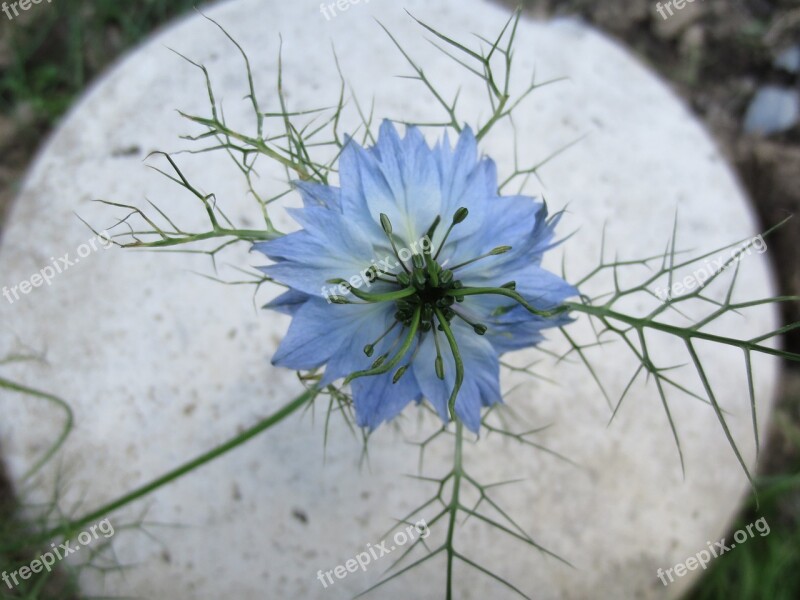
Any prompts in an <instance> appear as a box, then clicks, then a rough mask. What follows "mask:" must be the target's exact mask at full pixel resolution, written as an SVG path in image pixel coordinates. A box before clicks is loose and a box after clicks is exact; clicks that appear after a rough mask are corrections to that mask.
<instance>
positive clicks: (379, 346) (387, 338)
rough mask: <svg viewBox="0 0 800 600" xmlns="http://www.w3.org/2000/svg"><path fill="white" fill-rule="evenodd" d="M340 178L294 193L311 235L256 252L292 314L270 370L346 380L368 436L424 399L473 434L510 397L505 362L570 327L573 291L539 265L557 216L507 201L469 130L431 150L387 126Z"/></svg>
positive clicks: (346, 159)
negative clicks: (502, 369) (503, 381)
mask: <svg viewBox="0 0 800 600" xmlns="http://www.w3.org/2000/svg"><path fill="white" fill-rule="evenodd" d="M339 180H340V181H339V183H340V186H339V187H334V186H327V185H321V184H314V183H308V182H297V183H296V186H297V188H298V189H299V190H300V192H301V194H302V196H303V201H304V207H303V208H302V209H296V210H293V211H292V216H293V218H294V219H295V220H296V221H297V222H298V223H299V224H300V225H301V226H302V227H303V229H301V230H300V231H297V232H296V233H291V234H289V235H286V236H285V237H282V238H280V239H277V240H274V241H268V242H263V243H259V244H256V245H255V249H257V250H259V251H261V252H263V253H264V254H265V255H267V256H268V257H269V258H271V259H272V260H273V261H274V264H272V265H269V266H266V267H263V271H264V272H265V273H266V274H267V275H268V276H269V277H271V278H273V279H274V280H275V281H278V282H280V283H283V284H285V285H286V286H288V287H289V291H288V292H286V293H284V294H283V295H282V296H280V297H278V298H277V299H276V300H275V301H273V302H272V303H270V304H269V305H268V307H270V308H273V309H275V310H279V311H281V312H284V313H287V314H289V315H291V316H292V317H293V319H292V323H291V326H290V327H289V331H288V333H287V335H286V337H285V338H284V340H283V341H282V343H281V344H280V347H279V348H278V350H277V352H276V354H275V356H274V358H273V363H274V364H276V365H279V366H283V367H288V368H291V369H296V370H313V369H318V368H321V367H323V366H324V367H325V371H324V374H323V375H322V377H321V381H320V385H327V384H329V383H332V382H334V381H336V380H338V379H341V378H346V382H349V383H351V385H352V394H353V401H354V404H355V412H356V417H357V420H358V424H359V425H360V426H362V427H368V428H370V429H374V428H375V427H377V426H378V425H380V424H381V423H383V422H385V421H388V420H390V419H393V418H394V417H395V416H397V415H398V414H399V413H400V412H401V411H402V410H403V409H404V408H405V407H406V405H408V403H409V402H411V401H415V402H417V403H419V402H422V401H424V400H427V401H428V402H429V403H430V404H431V405H432V406H433V407H434V408H435V409H436V411H437V413H438V414H439V415H440V417H441V418H442V420H443V421H445V422H447V421H448V420H449V419H450V418H453V417H457V418H458V419H459V420H461V421H462V422H463V423H464V424H465V425H466V426H467V427H468V428H469V429H470V430H472V431H475V432H477V431H478V429H479V428H480V423H481V408H482V407H486V406H491V405H493V404H495V403H497V402H500V401H501V400H502V397H501V392H500V383H499V357H500V356H501V355H502V354H504V353H506V352H510V351H512V350H517V349H520V348H525V347H528V346H533V345H536V344H538V343H539V342H540V341H541V340H542V339H543V335H542V330H543V329H545V328H548V327H554V326H559V325H563V324H564V323H565V322H566V321H567V317H566V315H564V314H563V312H562V311H559V310H558V307H559V306H560V305H561V304H562V303H563V302H564V300H565V299H566V298H568V297H570V296H573V295H575V294H577V290H576V289H575V288H574V287H572V286H571V285H569V284H567V283H566V282H565V281H564V280H562V279H561V278H560V277H558V276H556V275H554V274H552V273H550V272H548V271H546V270H545V269H543V268H542V267H541V265H540V263H541V258H542V254H543V253H544V252H545V251H546V250H548V249H549V248H551V247H552V246H553V245H554V240H553V237H554V233H553V229H554V227H555V225H556V223H557V222H558V216H556V217H555V218H551V219H548V217H547V209H546V207H545V205H544V204H543V203H541V202H537V201H535V200H534V199H533V198H530V197H526V196H500V195H498V186H497V174H496V170H495V165H494V162H493V161H491V160H489V159H486V158H483V159H481V158H480V157H479V155H478V148H477V142H476V139H475V136H474V135H473V133H472V131H471V130H469V129H465V130H464V131H463V132H462V133H461V135H460V136H459V139H458V141H457V144H456V146H455V148H453V147H451V145H450V142H449V140H448V138H447V137H445V139H444V141H443V142H440V143H439V144H437V145H436V146H435V147H434V148H430V147H429V146H428V145H427V144H426V142H425V140H424V138H423V136H422V134H421V133H420V131H419V130H418V129H416V128H414V127H409V128H408V129H407V131H406V135H405V137H404V138H400V136H399V135H398V133H397V131H396V130H395V127H394V125H393V124H391V123H390V122H388V121H387V122H384V124H383V125H382V127H381V130H380V136H379V139H378V142H377V144H376V145H375V146H374V147H371V148H362V147H361V146H359V145H358V144H357V143H356V142H355V141H353V140H352V139H348V140H347V144H346V146H345V148H344V150H343V152H342V154H341V157H340V160H339Z"/></svg>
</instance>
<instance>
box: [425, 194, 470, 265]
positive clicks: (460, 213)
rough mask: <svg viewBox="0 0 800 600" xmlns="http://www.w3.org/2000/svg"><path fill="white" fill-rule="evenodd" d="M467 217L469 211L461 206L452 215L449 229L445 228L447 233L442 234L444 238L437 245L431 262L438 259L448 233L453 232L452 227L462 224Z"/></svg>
mask: <svg viewBox="0 0 800 600" xmlns="http://www.w3.org/2000/svg"><path fill="white" fill-rule="evenodd" d="M468 216H469V211H468V210H467V209H466V208H464V207H463V206H462V207H461V208H459V209H458V210H457V211H456V213H455V214H454V215H453V222H452V223H450V227H448V228H447V233H445V234H444V238H442V241H441V243H440V244H439V249H438V250H437V251H436V254H435V255H434V257H433V260H436V259H437V258H439V253H440V252H441V251H442V248H444V243H445V242H446V241H447V238H448V237H449V236H450V232H451V231H453V227H455V226H456V225H458V224H459V223H463V222H464V219H466V218H467V217H468Z"/></svg>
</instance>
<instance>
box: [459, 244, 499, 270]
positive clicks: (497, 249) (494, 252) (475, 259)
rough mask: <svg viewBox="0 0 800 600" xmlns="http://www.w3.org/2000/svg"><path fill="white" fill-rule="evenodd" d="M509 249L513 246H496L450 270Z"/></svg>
mask: <svg viewBox="0 0 800 600" xmlns="http://www.w3.org/2000/svg"><path fill="white" fill-rule="evenodd" d="M509 250H511V246H498V247H497V248H495V249H494V250H492V251H491V252H487V253H486V254H483V255H481V256H478V257H476V258H473V259H472V260H468V261H465V262H463V263H461V264H459V265H456V266H455V267H450V270H451V271H455V270H456V269H460V268H461V267H466V266H467V265H471V264H472V263H474V262H478V261H479V260H483V259H484V258H489V257H490V256H498V255H500V254H505V253H506V252H508V251H509Z"/></svg>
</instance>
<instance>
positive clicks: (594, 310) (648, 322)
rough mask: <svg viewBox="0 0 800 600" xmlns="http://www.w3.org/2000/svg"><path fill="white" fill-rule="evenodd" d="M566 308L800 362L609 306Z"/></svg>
mask: <svg viewBox="0 0 800 600" xmlns="http://www.w3.org/2000/svg"><path fill="white" fill-rule="evenodd" d="M564 307H566V308H567V309H568V310H574V311H576V312H582V313H585V314H587V315H591V316H593V317H597V318H600V319H614V320H616V321H621V322H622V323H627V324H628V325H631V326H632V327H634V328H636V329H644V328H649V329H653V330H655V331H662V332H664V333H669V334H671V335H674V336H676V337H679V338H681V339H684V340H692V339H697V340H705V341H707V342H714V343H717V344H725V345H726V346H734V347H736V348H741V349H742V350H750V351H754V352H761V353H763V354H770V355H772V356H779V357H781V358H785V359H787V360H792V361H796V362H800V355H798V354H795V353H792V352H786V351H785V350H778V349H776V348H769V347H768V346H762V345H760V344H758V343H755V342H752V341H747V340H737V339H735V338H727V337H722V336H719V335H714V334H712V333H706V332H704V331H698V330H697V329H694V328H687V327H677V326H675V325H668V324H667V323H660V322H658V321H655V320H652V319H649V318H638V317H633V316H631V315H626V314H623V313H618V312H616V311H614V310H611V309H610V308H608V307H607V306H591V305H589V304H582V303H580V302H566V303H565V304H564Z"/></svg>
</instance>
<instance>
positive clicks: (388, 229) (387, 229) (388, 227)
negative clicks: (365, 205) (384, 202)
mask: <svg viewBox="0 0 800 600" xmlns="http://www.w3.org/2000/svg"><path fill="white" fill-rule="evenodd" d="M381 227H382V228H383V232H384V233H385V234H386V237H387V238H389V243H390V244H391V245H392V251H393V252H394V256H395V258H397V261H398V262H399V263H400V266H401V267H403V270H404V271H405V272H406V273H408V272H409V271H408V269H407V268H406V265H405V263H404V262H403V261H402V259H401V258H400V253H399V252H397V244H395V243H394V236H393V235H392V222H391V221H390V220H389V217H387V216H386V215H385V214H384V213H381Z"/></svg>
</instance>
